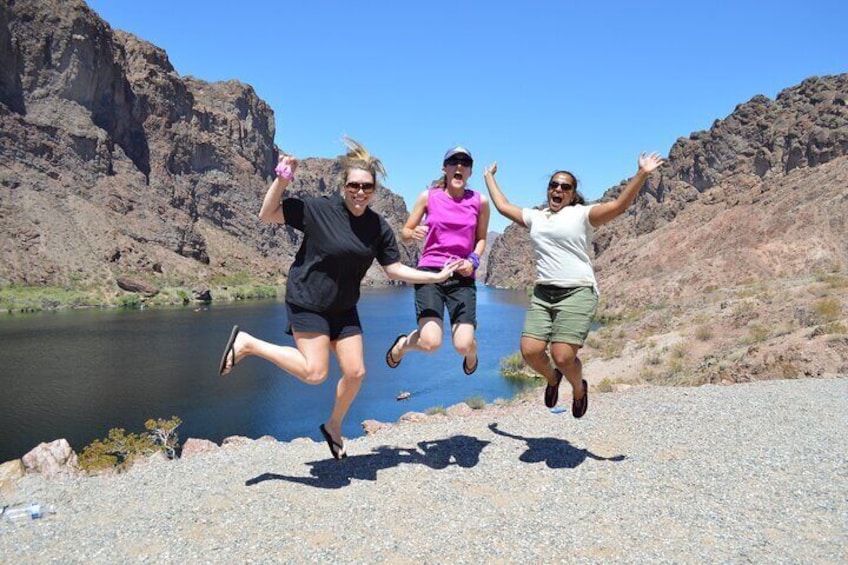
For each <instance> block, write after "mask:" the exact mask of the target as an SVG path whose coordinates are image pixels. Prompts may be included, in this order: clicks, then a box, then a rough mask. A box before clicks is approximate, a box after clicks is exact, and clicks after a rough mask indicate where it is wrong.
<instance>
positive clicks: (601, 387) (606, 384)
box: [596, 377, 613, 392]
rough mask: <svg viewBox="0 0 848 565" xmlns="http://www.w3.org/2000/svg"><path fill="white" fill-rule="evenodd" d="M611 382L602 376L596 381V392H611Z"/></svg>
mask: <svg viewBox="0 0 848 565" xmlns="http://www.w3.org/2000/svg"><path fill="white" fill-rule="evenodd" d="M612 384H613V383H612V381H610V380H609V379H608V378H606V377H604V378H603V379H602V380H601V382H599V383H598V386H597V387H596V389H597V391H598V392H612Z"/></svg>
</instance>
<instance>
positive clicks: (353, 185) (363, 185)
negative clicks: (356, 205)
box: [345, 182, 377, 194]
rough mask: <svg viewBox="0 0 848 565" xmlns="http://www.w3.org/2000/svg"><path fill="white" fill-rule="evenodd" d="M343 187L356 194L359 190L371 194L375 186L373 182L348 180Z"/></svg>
mask: <svg viewBox="0 0 848 565" xmlns="http://www.w3.org/2000/svg"><path fill="white" fill-rule="evenodd" d="M345 188H346V189H347V191H348V192H350V193H351V194H356V193H357V192H359V191H360V190H361V191H362V192H364V193H365V194H371V193H373V192H374V189H375V188H377V187H376V186H375V185H374V183H373V182H349V183H346V184H345Z"/></svg>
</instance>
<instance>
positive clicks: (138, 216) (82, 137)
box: [0, 0, 416, 293]
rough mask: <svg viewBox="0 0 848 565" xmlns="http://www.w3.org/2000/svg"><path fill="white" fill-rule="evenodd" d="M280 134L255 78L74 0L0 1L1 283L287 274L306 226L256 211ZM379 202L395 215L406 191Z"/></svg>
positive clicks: (316, 169) (199, 280)
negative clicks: (223, 74)
mask: <svg viewBox="0 0 848 565" xmlns="http://www.w3.org/2000/svg"><path fill="white" fill-rule="evenodd" d="M274 133H275V127H274V114H273V112H272V110H271V109H270V108H269V107H268V105H267V104H266V103H265V102H264V101H262V100H261V99H259V98H258V97H257V96H256V93H255V92H254V91H253V89H252V88H251V87H250V86H248V85H245V84H242V83H239V82H237V81H234V80H233V81H227V82H218V83H207V82H203V81H200V80H197V79H194V78H190V77H181V76H179V75H178V74H177V73H176V71H175V70H174V68H173V66H172V65H171V63H170V62H169V60H168V56H167V54H166V53H165V52H164V51H163V50H161V49H159V48H158V47H156V46H154V45H151V44H150V43H147V42H145V41H143V40H141V39H139V38H137V37H135V36H133V35H130V34H128V33H124V32H121V31H118V30H113V29H111V28H110V27H109V25H108V24H107V23H106V22H104V21H103V20H102V19H100V18H99V17H98V16H97V14H96V13H94V12H93V11H92V10H91V9H90V8H88V6H86V4H85V3H83V2H81V1H79V0H63V1H61V2H60V1H58V0H17V1H15V2H3V3H2V4H0V230H2V233H3V234H4V238H3V241H2V243H0V283H3V282H6V283H9V282H11V283H18V284H30V285H57V286H65V287H72V288H73V287H78V286H95V287H100V288H106V289H109V290H110V291H111V292H114V293H117V292H119V290H118V286H117V284H116V281H117V280H118V279H119V278H121V277H123V278H124V279H131V280H134V281H137V282H138V283H144V284H146V285H147V286H149V287H151V288H158V287H163V286H168V285H171V286H195V287H200V286H204V285H205V284H206V283H208V281H210V280H214V279H215V278H216V277H219V276H225V275H234V274H244V273H247V274H250V275H252V276H255V277H260V278H264V279H267V281H268V282H271V283H281V282H282V280H283V276H284V273H285V272H286V268H287V267H288V265H289V264H290V262H291V260H292V258H293V255H294V252H295V251H296V245H297V244H298V243H299V236H298V234H297V233H296V232H294V231H293V230H291V229H289V228H286V227H280V226H267V225H263V224H260V223H259V221H258V218H257V214H258V210H259V207H260V205H261V201H262V196H263V195H264V192H265V189H266V188H267V186H268V183H269V182H270V181H271V180H272V179H273V169H274V166H275V165H276V162H277V156H278V154H279V150H278V148H277V147H276V146H275V145H274V141H273V140H274ZM335 166H337V165H335V162H334V161H331V160H326V159H314V160H313V159H305V160H304V161H303V162H302V167H301V169H300V171H299V174H298V178H297V179H296V181H295V183H294V186H293V187H292V191H293V192H294V193H297V194H326V193H330V192H333V191H335V190H336V188H335V187H336V186H337V185H336V184H335V182H334V180H333V177H334V176H335V174H336V173H337V172H338V171H337V170H334V167H335ZM375 200H376V202H375V205H374V207H375V209H377V210H379V211H381V212H383V213H385V214H386V215H387V216H388V218H389V220H390V223H392V225H393V226H394V227H399V226H400V223H401V222H402V221H403V220H404V219H405V217H406V207H405V205H404V203H403V200H402V199H401V198H400V197H398V196H396V195H394V194H392V193H391V192H390V191H388V190H383V191H381V193H380V194H379V195H378V197H377V198H376V199H375ZM403 253H404V259H407V260H408V259H410V258H413V257H414V256H415V253H416V250H415V249H414V248H412V247H405V248H404V250H403ZM380 276H381V273H380V274H379V275H377V277H376V278H377V279H380ZM381 280H382V279H381Z"/></svg>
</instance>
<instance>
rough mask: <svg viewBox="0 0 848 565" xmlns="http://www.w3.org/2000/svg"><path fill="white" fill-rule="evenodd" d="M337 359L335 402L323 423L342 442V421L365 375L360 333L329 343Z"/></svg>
mask: <svg viewBox="0 0 848 565" xmlns="http://www.w3.org/2000/svg"><path fill="white" fill-rule="evenodd" d="M331 346H332V348H333V350H334V351H335V353H336V357H337V358H338V360H339V368H340V369H341V371H342V378H341V379H339V384H338V385H336V403H335V404H334V405H333V411H332V413H331V414H330V419H329V420H327V421H326V422H325V423H324V427H325V428H327V431H328V432H330V435H331V436H332V437H333V439H334V440H335V441H337V442H338V443H340V444H341V443H342V422H343V420H344V417H345V415H346V414H347V411H348V410H349V409H350V406H351V404H353V401H354V399H355V398H356V395H357V394H358V393H359V389H360V387H361V386H362V379H363V378H364V377H365V353H364V350H363V346H362V335H361V334H359V335H352V336H349V337H345V338H342V339H339V340H338V341H334V342H332V344H331Z"/></svg>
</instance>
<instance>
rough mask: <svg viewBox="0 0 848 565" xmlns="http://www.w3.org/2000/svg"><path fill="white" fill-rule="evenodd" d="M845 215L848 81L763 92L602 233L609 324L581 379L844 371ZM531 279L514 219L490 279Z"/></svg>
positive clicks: (677, 152) (525, 244)
mask: <svg viewBox="0 0 848 565" xmlns="http://www.w3.org/2000/svg"><path fill="white" fill-rule="evenodd" d="M634 165H635V163H634ZM622 187H623V183H622V185H619V186H617V187H614V188H612V189H610V190H608V191H607V192H606V193H605V194H604V196H603V198H602V200H603V201H607V200H610V199H612V198H615V196H616V195H618V194H619V193H620V191H621V189H622ZM846 217H848V75H839V76H828V77H816V78H810V79H808V80H805V81H804V82H803V83H801V84H800V85H797V86H794V87H792V88H788V89H786V90H784V91H782V92H781V93H780V94H779V95H778V96H777V97H776V99H775V100H770V99H768V98H766V97H764V96H757V97H754V98H753V99H751V100H750V101H749V102H747V103H745V104H741V105H740V106H738V107H737V108H736V109H735V110H734V112H733V113H732V114H731V115H730V116H728V117H727V118H725V119H723V120H717V121H716V122H715V123H714V124H713V126H712V127H711V128H710V130H709V131H703V132H697V133H694V134H692V135H691V136H689V138H687V139H680V140H678V141H677V142H676V143H675V144H674V146H673V147H672V148H671V150H670V151H669V154H668V161H667V163H666V164H665V165H664V166H663V168H662V169H660V170H659V171H657V172H655V173H654V174H653V175H651V177H650V178H649V180H648V182H647V184H646V186H645V188H644V189H643V191H642V193H641V194H640V195H639V197H638V198H637V200H636V202H635V203H634V205H633V206H631V208H630V210H628V212H627V213H626V214H625V215H623V216H622V217H620V218H617V219H616V220H614V221H612V222H611V223H609V224H607V225H606V226H602V227H601V228H600V229H598V230H597V231H596V233H595V237H594V254H595V259H594V265H595V270H596V273H597V276H598V282H599V285H600V288H601V308H600V318H599V319H600V321H601V322H602V324H603V326H602V327H601V329H600V330H598V331H596V332H593V333H592V334H590V337H589V339H588V340H587V342H586V347H585V348H584V349H583V350H582V352H581V358H582V359H583V360H584V367H585V368H586V375H587V378H588V379H589V380H590V382H594V384H598V385H603V386H608V387H614V386H616V383H619V382H634V381H635V382H660V383H677V384H682V383H705V382H712V383H719V382H739V381H747V380H753V379H764V378H796V377H800V376H807V377H821V376H831V377H832V376H842V377H844V376H848V337H846V335H848V317H847V314H848V292H846V289H848V221H846V219H845V218H846ZM534 276H535V273H534V267H533V256H532V249H531V247H530V245H529V240H528V237H527V233H526V231H525V230H524V229H522V228H518V227H516V226H511V227H509V228H507V229H506V230H505V233H504V234H503V236H502V237H501V238H500V239H499V240H498V242H497V243H496V244H495V245H494V249H493V250H492V255H491V257H490V259H489V274H488V278H487V282H488V283H489V284H495V285H499V286H507V287H525V286H530V285H531V284H532V281H533V278H534Z"/></svg>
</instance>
